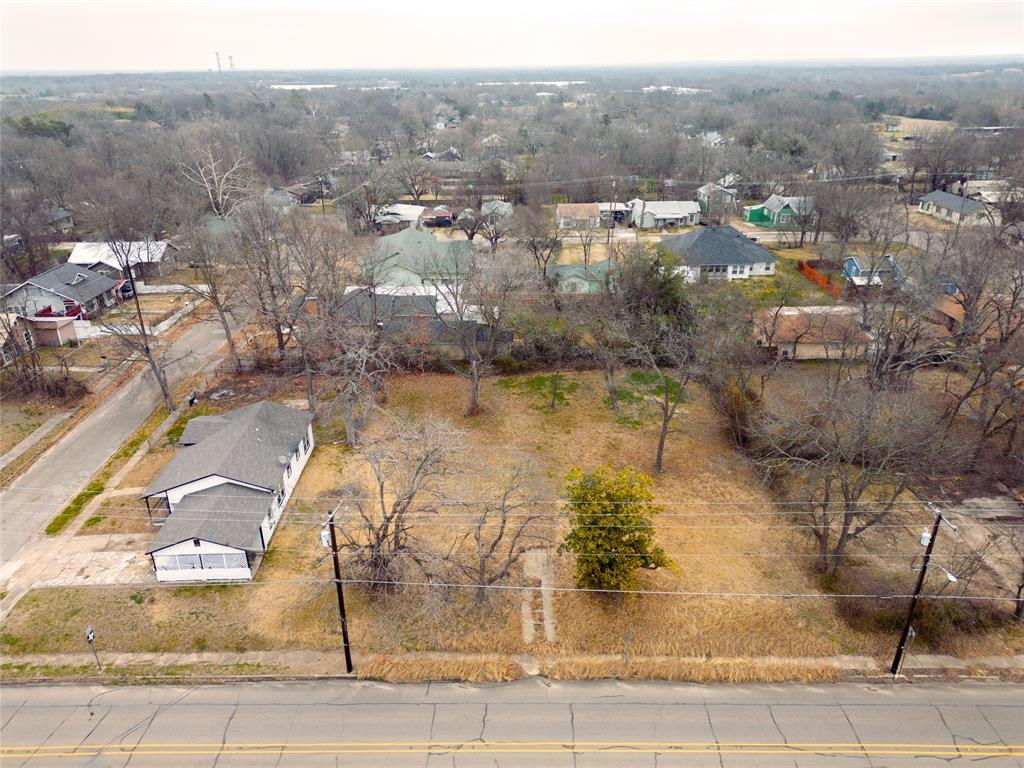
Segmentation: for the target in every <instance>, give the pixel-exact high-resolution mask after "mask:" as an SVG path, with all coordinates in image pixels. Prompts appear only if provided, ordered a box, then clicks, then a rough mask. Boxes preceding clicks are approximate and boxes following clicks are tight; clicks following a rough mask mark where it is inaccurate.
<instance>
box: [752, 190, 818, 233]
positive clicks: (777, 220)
mask: <svg viewBox="0 0 1024 768" xmlns="http://www.w3.org/2000/svg"><path fill="white" fill-rule="evenodd" d="M813 206H814V200H813V199H812V198H810V197H784V196H782V195H772V196H771V197H769V198H768V199H767V200H765V201H764V202H763V203H761V204H760V205H746V206H744V207H743V219H744V221H747V222H749V223H751V224H756V225H757V226H759V227H766V228H767V229H792V228H793V227H795V226H796V224H797V218H798V217H799V216H802V215H806V214H808V213H810V212H811V209H812V208H813Z"/></svg>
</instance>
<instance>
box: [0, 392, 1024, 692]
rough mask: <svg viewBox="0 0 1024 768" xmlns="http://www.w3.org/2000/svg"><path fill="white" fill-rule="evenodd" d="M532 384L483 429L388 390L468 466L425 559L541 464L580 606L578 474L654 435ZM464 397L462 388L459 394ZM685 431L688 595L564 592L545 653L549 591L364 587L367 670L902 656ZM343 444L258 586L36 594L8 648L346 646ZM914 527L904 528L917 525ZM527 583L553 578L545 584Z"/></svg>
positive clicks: (766, 500)
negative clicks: (574, 495)
mask: <svg viewBox="0 0 1024 768" xmlns="http://www.w3.org/2000/svg"><path fill="white" fill-rule="evenodd" d="M535 378H536V377H513V378H510V379H504V380H497V379H489V380H486V381H485V382H484V384H483V388H482V401H483V404H484V406H485V410H484V412H483V413H482V414H481V415H479V416H476V417H473V418H466V417H464V416H462V415H461V414H462V409H463V407H464V405H465V403H464V402H463V400H464V398H463V394H464V393H463V392H462V391H461V385H462V382H461V381H459V380H454V379H452V378H451V377H447V376H442V375H419V376H417V375H403V376H397V377H394V378H393V379H392V380H391V381H390V385H389V394H388V400H387V405H386V408H385V415H386V416H387V417H391V418H394V419H397V420H398V421H399V422H400V423H401V422H404V423H410V422H413V421H417V420H423V419H445V420H448V421H450V422H451V423H452V424H453V425H454V427H456V428H457V429H458V430H460V433H459V434H458V436H457V442H458V445H459V448H460V450H459V451H458V452H457V455H456V457H455V458H454V459H453V460H452V461H451V467H450V471H449V472H448V474H447V475H445V477H444V479H443V483H444V484H443V487H442V488H441V489H440V490H441V494H440V496H441V499H440V500H439V502H438V503H439V506H438V507H437V513H436V515H423V516H421V517H418V518H417V519H416V522H417V525H418V526H419V530H418V531H417V533H418V534H419V538H420V540H421V541H422V543H423V544H424V547H425V548H426V547H429V548H443V547H444V546H446V545H447V544H448V543H449V542H450V541H451V536H452V533H453V529H458V525H459V518H458V517H453V515H456V514H457V513H458V512H459V511H460V510H462V511H463V512H462V514H465V512H464V510H465V508H466V507H465V505H464V504H462V503H461V502H462V501H463V500H468V499H480V498H483V497H486V496H487V495H488V494H491V493H493V489H494V480H495V478H496V477H497V476H499V475H501V474H502V473H503V472H504V471H505V470H506V469H508V468H509V467H510V466H511V465H513V464H514V463H519V462H525V463H527V464H529V465H531V466H532V475H531V477H532V489H533V490H534V491H535V492H536V494H537V496H538V497H539V498H541V499H543V500H545V501H546V502H548V503H549V504H548V505H549V506H550V508H551V509H550V512H551V513H552V515H551V516H550V517H547V518H545V519H544V520H543V521H542V524H540V525H538V528H537V535H538V537H539V540H538V541H536V542H535V543H534V546H536V547H538V548H539V549H542V550H546V551H545V552H542V553H541V554H543V555H544V556H547V553H548V552H550V557H551V561H552V563H553V566H552V574H551V575H552V577H553V581H552V582H551V583H552V585H553V586H555V587H556V588H558V589H559V590H563V589H566V588H570V587H572V584H573V582H572V566H571V562H570V559H569V558H568V557H567V556H559V555H557V554H556V553H555V552H554V551H553V550H554V548H555V547H557V545H558V543H559V542H560V541H561V538H562V537H563V536H564V533H565V526H564V518H563V517H560V516H557V513H559V512H560V511H561V509H560V506H559V505H558V504H557V503H555V500H557V499H560V498H561V497H562V495H563V487H564V481H565V477H566V474H567V473H568V471H569V470H570V469H571V468H573V467H582V468H593V467H595V466H598V465H600V464H609V465H611V466H613V467H616V466H623V465H633V466H635V467H637V468H638V469H640V470H641V471H650V469H651V466H652V463H653V458H654V449H655V446H656V439H657V424H656V419H655V418H654V417H653V414H651V413H649V412H648V413H645V412H643V410H642V406H641V410H640V411H636V412H634V413H633V417H632V418H621V417H620V418H616V417H615V416H614V414H612V412H611V411H610V409H609V408H608V406H607V404H606V401H605V390H604V387H603V382H602V380H601V377H600V375H599V374H597V373H588V372H583V373H571V374H566V384H567V386H565V387H564V388H563V392H564V399H563V400H562V401H561V402H560V404H559V405H558V407H557V408H556V409H555V410H554V411H551V410H550V409H549V408H548V407H547V396H546V395H545V394H543V393H541V392H540V387H538V386H534V385H533V382H532V380H531V379H535ZM456 381H459V384H458V386H453V385H455V382H456ZM520 384H522V385H521V386H520ZM570 385H571V386H570ZM211 391H219V392H221V393H222V396H221V397H220V398H219V399H218V400H217V401H216V405H215V406H211V410H212V409H213V408H216V409H226V408H234V407H238V406H240V405H244V404H246V403H248V402H252V401H254V400H257V399H260V398H262V397H273V398H275V399H278V400H281V401H285V402H287V401H289V400H294V399H295V397H296V396H297V395H298V396H301V391H302V382H301V381H300V380H298V379H275V378H272V377H261V376H248V377H229V378H226V379H224V380H223V381H221V382H219V383H216V384H215V385H214V386H213V387H212V388H211ZM204 404H205V403H204ZM676 421H677V423H676V428H677V429H678V430H679V432H678V433H676V434H673V435H671V436H670V438H669V443H668V448H667V452H666V464H665V472H664V473H662V474H661V475H658V476H657V477H655V479H654V495H655V498H656V499H658V500H659V501H660V502H661V503H662V505H663V507H664V512H663V513H662V514H661V515H659V516H658V517H657V518H656V520H655V527H656V532H657V541H658V543H659V544H660V545H661V546H662V547H663V548H664V549H665V551H666V553H667V554H668V556H669V557H670V558H671V559H672V560H673V561H674V564H675V565H674V567H672V568H661V569H658V570H656V571H643V572H641V574H640V580H641V584H642V587H643V589H644V590H648V591H663V592H674V593H690V594H689V595H665V594H662V595H652V594H647V595H632V596H625V597H618V598H616V597H602V596H595V595H592V594H586V593H576V592H571V591H557V592H555V593H554V594H553V600H552V608H553V614H552V616H551V617H550V618H553V620H554V630H555V633H554V639H550V640H543V639H542V638H543V637H544V635H543V633H541V632H540V630H539V629H538V634H537V636H536V637H535V638H534V639H533V640H532V642H531V641H529V640H530V636H532V635H533V628H532V627H531V628H530V630H529V632H527V627H526V625H527V624H531V623H532V621H533V619H532V616H533V615H534V613H535V611H536V612H539V611H540V610H541V603H542V601H541V599H540V596H539V595H537V594H536V593H535V592H526V593H519V592H515V591H504V590H496V591H495V593H494V594H492V595H490V600H489V601H488V603H487V604H486V605H485V606H484V607H482V608H478V607H476V606H474V605H473V600H472V598H473V595H472V590H460V589H448V590H442V589H439V588H436V587H430V588H428V587H420V586H410V587H406V588H405V589H403V590H401V591H393V592H387V593H385V592H375V591H371V590H369V589H367V588H365V587H362V586H359V585H355V584H353V585H349V586H348V587H347V588H346V600H347V604H348V611H349V621H350V629H351V633H352V642H353V645H354V647H355V648H356V653H357V663H359V659H360V658H366V655H367V654H376V655H378V656H379V655H381V654H384V655H387V654H401V653H403V652H410V651H415V652H427V651H446V652H456V653H490V654H506V655H513V654H519V653H530V654H532V655H534V656H535V657H537V658H538V659H539V660H540V661H541V662H542V663H545V664H551V665H556V666H558V669H560V670H561V672H562V673H564V674H571V673H572V669H573V666H572V663H570V662H569V661H565V659H567V658H568V657H569V656H572V655H580V654H584V655H585V654H622V655H624V656H625V657H628V656H630V655H635V656H659V655H665V656H688V657H692V656H708V657H723V658H731V657H736V656H741V655H745V656H762V657H763V656H778V657H825V656H832V655H835V654H840V653H851V654H869V655H875V656H878V657H884V656H885V655H886V654H888V653H890V652H891V649H892V645H893V642H894V639H895V636H896V633H897V631H898V625H899V621H900V616H901V610H902V606H901V605H900V604H895V605H892V606H890V607H889V608H887V609H885V610H878V611H875V610H871V611H866V610H863V609H862V608H860V609H858V610H850V609H849V608H846V607H844V606H842V605H841V603H842V602H843V600H842V598H836V597H831V596H829V594H830V593H829V592H828V591H827V590H828V588H830V585H829V584H827V583H826V582H824V581H822V580H821V579H820V578H819V577H818V576H817V575H816V574H815V573H814V572H813V571H812V569H811V567H810V563H812V562H813V556H814V547H813V545H812V542H811V539H810V537H808V536H806V535H804V534H803V533H802V532H801V531H800V530H799V528H798V527H797V525H796V521H795V518H794V516H793V515H792V514H791V513H789V512H788V511H786V508H785V507H784V506H779V505H776V504H773V502H774V501H776V500H775V499H773V498H772V497H771V496H770V495H769V493H768V492H767V491H766V490H765V489H764V488H763V487H762V485H761V484H760V483H759V482H758V478H757V473H756V472H755V470H754V468H753V467H752V465H751V464H750V463H749V462H748V460H747V459H746V458H745V457H744V456H743V455H742V454H741V453H739V452H738V451H736V450H735V449H734V447H733V445H732V443H731V441H730V439H729V436H728V435H727V434H726V432H725V430H724V429H723V425H722V422H721V419H720V417H719V416H718V415H717V413H716V412H715V411H714V410H713V409H712V408H711V407H710V405H709V403H708V401H707V399H706V397H705V395H704V393H703V391H702V390H701V389H700V388H699V387H696V386H691V388H690V398H689V400H688V401H687V402H686V403H684V405H683V406H682V407H681V409H680V413H679V415H678V416H677V419H676ZM387 430H388V418H379V419H377V420H376V421H375V422H374V423H373V424H372V425H371V427H370V436H371V437H375V436H382V435H383V434H384V433H385V432H386V431H387ZM333 433H334V427H333V425H332V424H330V423H328V424H321V425H318V428H317V434H318V447H317V449H316V451H315V452H314V454H313V458H312V459H311V461H310V464H309V465H308V466H307V468H306V470H305V472H304V474H303V476H302V479H301V481H300V483H299V485H298V487H297V489H296V491H295V493H294V496H293V500H292V503H291V506H290V508H289V511H288V512H287V513H286V515H285V517H284V521H283V523H282V525H281V527H280V528H279V529H278V531H277V533H276V535H275V538H274V540H273V543H272V545H271V547H270V550H269V552H268V553H267V555H266V556H265V557H264V559H263V562H262V565H261V567H260V568H259V571H258V573H257V577H256V580H255V582H253V583H252V584H246V585H230V586H207V587H202V586H195V587H193V586H187V587H157V586H151V587H125V588H84V587H83V588H61V589H39V590H34V591H33V592H32V593H30V594H29V595H27V596H26V597H25V598H24V599H23V600H22V601H21V603H19V604H18V606H17V607H16V608H15V610H14V611H13V612H12V613H11V614H10V615H9V617H8V618H7V620H6V622H5V623H4V625H3V627H2V635H0V649H2V650H3V651H4V652H5V653H7V654H12V655H18V654H25V653H62V652H78V651H81V650H82V649H81V642H80V638H79V632H78V630H77V629H76V627H77V625H78V624H80V623H81V621H82V620H87V621H88V622H90V623H92V624H93V625H94V626H95V627H96V629H97V634H98V636H100V637H101V638H102V640H101V641H98V642H99V643H101V644H102V648H103V649H106V650H115V649H116V650H122V651H143V652H155V651H191V650H230V651H236V650H261V649H290V648H305V649H325V650H326V649H337V648H338V644H339V638H338V619H337V608H336V605H335V596H334V592H333V588H332V587H331V584H330V582H329V579H330V578H331V566H330V561H329V559H328V558H327V557H325V553H324V550H323V548H322V547H321V544H320V540H319V528H320V525H321V524H322V521H323V519H324V517H325V514H326V512H327V510H329V509H330V508H332V507H333V506H334V504H335V503H336V502H337V501H338V499H339V498H341V497H342V494H341V492H340V490H339V489H341V488H345V487H347V488H349V490H348V491H346V496H345V498H349V499H350V501H353V502H354V501H355V499H356V498H357V497H356V496H353V494H354V493H358V492H357V491H353V490H351V488H352V487H353V485H354V484H359V483H361V482H362V481H364V480H365V479H366V476H367V470H366V464H365V462H364V461H363V460H362V458H361V456H360V455H359V454H358V453H357V452H354V451H352V450H350V449H348V448H347V447H346V446H344V445H343V444H342V443H340V442H338V441H337V440H336V439H335V436H334V434H333ZM173 450H174V449H173V448H171V447H170V446H169V445H168V444H167V442H166V441H163V442H161V443H159V444H158V445H156V446H154V450H153V451H152V453H151V454H150V455H149V456H148V457H147V458H146V459H145V460H144V461H143V462H141V463H140V465H139V466H137V467H136V468H135V469H134V470H133V471H132V472H130V473H129V475H128V476H127V477H126V478H125V479H124V481H123V483H122V486H124V487H131V486H142V485H145V483H146V482H148V479H149V478H150V477H151V476H152V475H153V474H155V471H156V470H157V469H158V468H159V466H162V463H163V462H165V461H167V460H168V459H169V457H170V455H171V452H172V451H173ZM128 499H130V501H129V500H125V501H123V502H122V503H117V504H110V505H108V506H107V507H106V508H105V509H104V510H103V512H102V514H103V515H104V519H103V520H100V521H97V522H96V523H93V524H92V525H89V524H88V521H87V525H86V527H85V528H84V529H83V530H82V531H81V533H82V534H88V533H92V532H100V531H106V532H114V531H126V532H127V531H134V530H137V528H136V526H137V525H138V524H139V523H142V524H146V521H145V520H143V519H142V516H143V515H144V514H145V512H144V507H141V506H140V502H139V501H138V499H137V496H135V495H131V496H129V497H128ZM345 522H346V521H345V520H342V524H343V525H344V524H345ZM916 522H917V520H916V518H915V519H911V518H908V519H907V520H906V523H907V524H908V525H909V524H911V523H916ZM875 544H878V546H883V545H884V546H885V547H888V549H885V550H882V551H884V552H885V553H886V554H887V555H891V556H894V559H892V560H891V561H890V562H891V563H892V565H890V566H885V565H884V563H885V562H886V560H885V558H884V557H883V558H882V559H881V562H882V563H883V565H882V566H878V564H877V560H876V558H874V557H871V558H869V557H867V556H865V557H863V558H861V557H859V556H855V557H853V558H852V559H851V561H850V568H851V570H852V571H853V572H855V573H856V572H863V570H864V569H868V568H870V569H872V570H871V573H872V574H873V576H872V582H871V583H872V584H873V585H875V586H877V587H879V588H883V587H884V588H887V589H892V590H894V591H897V592H902V591H903V590H906V589H909V587H910V586H911V584H910V582H911V580H912V577H913V574H912V572H910V571H909V570H907V569H904V568H901V567H900V566H899V562H900V560H899V559H895V556H896V555H899V556H900V557H902V556H903V555H905V554H906V553H907V551H908V548H909V550H913V544H914V542H911V543H910V544H909V545H907V544H906V543H905V542H902V541H901V540H899V539H893V540H892V541H887V542H876V543H875ZM911 554H912V553H911ZM904 562H905V561H904ZM415 580H416V579H415V578H412V577H411V578H410V581H415ZM519 583H528V584H530V585H532V586H536V585H537V583H538V582H537V581H536V580H534V579H533V578H531V579H527V580H525V581H519ZM716 593H718V594H719V595H720V593H746V594H753V595H756V594H758V593H773V594H779V593H786V594H798V595H811V596H812V597H808V598H803V599H799V598H798V599H782V598H773V597H724V596H715V595H716ZM524 600H525V601H526V604H525V605H524ZM524 617H527V618H525V619H524ZM916 649H917V650H920V651H924V650H926V649H928V650H934V651H940V650H941V651H946V652H963V653H966V654H982V653H984V654H1007V653H1013V652H1020V651H1021V650H1022V649H1024V638H1022V636H1021V634H1020V631H1019V629H1018V630H1016V631H1014V630H1013V629H992V630H990V629H979V630H978V631H976V632H956V631H946V632H944V633H937V632H936V633H932V634H929V633H928V632H926V631H922V633H921V636H920V637H919V638H918V641H917V646H916ZM566 665H568V666H566Z"/></svg>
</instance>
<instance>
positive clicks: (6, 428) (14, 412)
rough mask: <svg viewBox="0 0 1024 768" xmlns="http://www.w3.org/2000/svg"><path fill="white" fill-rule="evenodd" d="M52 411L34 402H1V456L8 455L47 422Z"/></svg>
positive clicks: (7, 399)
mask: <svg viewBox="0 0 1024 768" xmlns="http://www.w3.org/2000/svg"><path fill="white" fill-rule="evenodd" d="M51 413H52V411H51V409H49V408H47V407H46V406H45V405H43V404H42V403H39V402H35V401H32V400H27V401H18V400H12V399H11V398H5V399H4V401H3V402H0V454H2V453H7V451H9V450H11V449H12V448H13V447H14V446H16V445H17V444H18V443H20V442H21V441H22V440H24V439H25V438H26V437H28V436H29V435H31V434H32V433H33V432H35V431H36V429H38V428H39V427H40V426H41V425H42V423H43V422H44V421H46V420H47V419H48V418H49V417H50V415H51Z"/></svg>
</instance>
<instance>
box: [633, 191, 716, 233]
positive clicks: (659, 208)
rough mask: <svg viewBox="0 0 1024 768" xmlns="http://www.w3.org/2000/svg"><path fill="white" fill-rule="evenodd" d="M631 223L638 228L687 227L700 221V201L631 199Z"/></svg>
mask: <svg viewBox="0 0 1024 768" xmlns="http://www.w3.org/2000/svg"><path fill="white" fill-rule="evenodd" d="M629 208H630V224H631V225H632V226H634V227H636V228H637V229H650V228H652V227H655V228H657V227H686V226H691V225H694V224H699V223H700V203H698V202H696V201H694V200H640V199H639V198H637V199H636V200H630V201H629Z"/></svg>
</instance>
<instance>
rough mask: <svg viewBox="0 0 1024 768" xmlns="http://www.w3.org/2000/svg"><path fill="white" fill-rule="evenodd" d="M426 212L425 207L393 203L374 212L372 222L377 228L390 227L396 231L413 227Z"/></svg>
mask: <svg viewBox="0 0 1024 768" xmlns="http://www.w3.org/2000/svg"><path fill="white" fill-rule="evenodd" d="M426 210H427V207H426V206H425V205H409V204H407V203H393V204H392V205H389V206H386V207H383V208H380V209H379V210H377V211H375V212H374V214H373V221H374V223H375V224H376V225H377V226H379V227H391V228H393V229H396V230H398V229H404V228H407V227H415V226H416V225H417V224H418V223H419V220H420V217H421V216H422V215H423V212H424V211H426Z"/></svg>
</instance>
